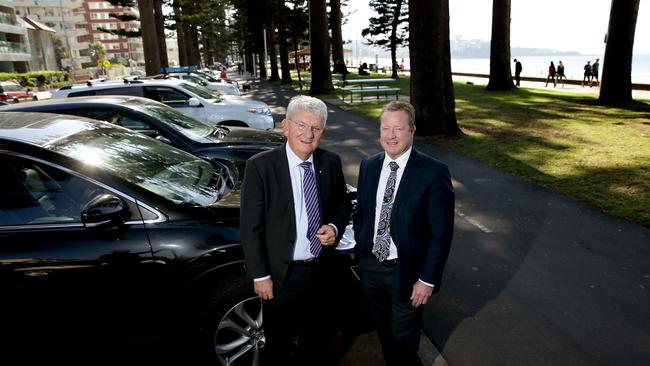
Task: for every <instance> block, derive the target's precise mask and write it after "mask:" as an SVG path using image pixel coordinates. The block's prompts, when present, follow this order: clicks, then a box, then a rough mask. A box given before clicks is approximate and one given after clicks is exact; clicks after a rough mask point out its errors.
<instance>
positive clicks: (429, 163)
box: [411, 149, 449, 171]
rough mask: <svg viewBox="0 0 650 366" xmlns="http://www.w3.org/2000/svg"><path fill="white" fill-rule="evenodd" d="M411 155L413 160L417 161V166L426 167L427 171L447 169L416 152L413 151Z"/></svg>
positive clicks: (425, 155) (445, 165)
mask: <svg viewBox="0 0 650 366" xmlns="http://www.w3.org/2000/svg"><path fill="white" fill-rule="evenodd" d="M411 154H413V157H414V159H416V160H418V161H419V164H424V165H426V166H427V168H428V169H433V170H434V171H438V170H440V169H449V168H448V167H447V164H445V163H443V162H442V161H440V160H438V159H436V158H434V157H432V156H430V155H427V154H425V153H422V152H420V151H418V150H415V149H413V151H412V152H411Z"/></svg>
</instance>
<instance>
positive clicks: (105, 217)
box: [81, 194, 130, 230]
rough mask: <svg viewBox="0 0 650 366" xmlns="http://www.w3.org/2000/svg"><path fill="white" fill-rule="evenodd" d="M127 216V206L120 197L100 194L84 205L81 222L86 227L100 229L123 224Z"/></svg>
mask: <svg viewBox="0 0 650 366" xmlns="http://www.w3.org/2000/svg"><path fill="white" fill-rule="evenodd" d="M129 216H130V215H129V206H128V205H127V204H126V203H125V202H124V201H123V200H122V199H121V198H119V197H117V196H115V195H112V194H100V195H99V196H97V197H95V198H93V199H92V200H90V202H88V203H87V204H86V206H84V208H83V210H82V211H81V222H83V224H84V226H85V227H86V229H94V230H102V229H109V228H112V227H117V226H119V225H121V224H123V223H124V222H126V220H127V219H128V218H129Z"/></svg>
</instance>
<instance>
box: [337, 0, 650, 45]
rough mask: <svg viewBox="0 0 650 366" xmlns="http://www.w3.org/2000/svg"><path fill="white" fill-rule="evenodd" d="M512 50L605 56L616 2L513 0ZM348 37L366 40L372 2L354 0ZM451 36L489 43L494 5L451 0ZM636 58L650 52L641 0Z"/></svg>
mask: <svg viewBox="0 0 650 366" xmlns="http://www.w3.org/2000/svg"><path fill="white" fill-rule="evenodd" d="M511 3H512V9H511V19H512V21H511V23H510V46H511V47H528V48H550V49H555V50H560V51H576V52H580V53H583V54H604V53H605V43H604V39H605V33H607V25H608V21H609V11H610V7H611V0H544V1H530V0H511ZM348 4H349V5H348V6H347V7H346V8H344V9H343V13H344V14H346V13H350V12H352V14H351V15H350V16H349V19H348V23H347V24H346V25H344V26H343V39H344V40H354V39H357V38H359V39H361V29H363V28H365V27H367V26H368V19H369V18H370V17H372V16H374V14H375V13H374V12H373V11H372V10H371V9H370V7H369V6H368V0H349V1H348ZM449 18H450V24H449V28H450V33H451V38H452V39H454V38H456V37H460V38H462V39H483V40H489V39H490V34H491V27H492V1H490V0H449ZM634 54H650V0H640V5H639V15H638V18H637V23H636V32H635V40H634Z"/></svg>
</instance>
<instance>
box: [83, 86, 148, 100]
mask: <svg viewBox="0 0 650 366" xmlns="http://www.w3.org/2000/svg"><path fill="white" fill-rule="evenodd" d="M95 95H131V96H134V97H141V96H143V95H144V94H143V92H142V87H140V86H131V87H120V88H109V89H97V91H96V94H95Z"/></svg>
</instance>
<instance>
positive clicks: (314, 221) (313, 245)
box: [300, 161, 323, 257]
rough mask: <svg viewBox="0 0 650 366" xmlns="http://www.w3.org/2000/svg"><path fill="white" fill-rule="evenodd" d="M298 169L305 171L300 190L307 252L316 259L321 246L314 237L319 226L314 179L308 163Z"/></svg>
mask: <svg viewBox="0 0 650 366" xmlns="http://www.w3.org/2000/svg"><path fill="white" fill-rule="evenodd" d="M300 167H301V168H303V169H304V171H305V175H304V176H303V179H302V190H303V195H304V198H305V207H306V208H307V239H309V251H310V252H311V254H313V255H314V256H315V257H318V256H319V255H320V252H321V251H322V250H323V246H322V245H321V243H320V240H318V238H317V237H316V232H317V231H318V228H319V226H320V203H319V201H318V190H317V189H316V179H314V172H313V171H312V170H311V163H310V162H308V161H305V162H302V163H300Z"/></svg>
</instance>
